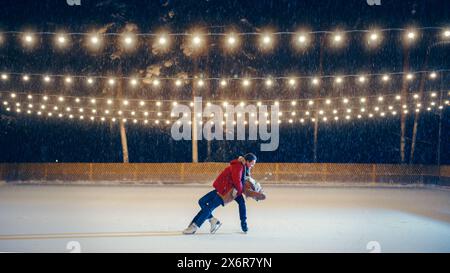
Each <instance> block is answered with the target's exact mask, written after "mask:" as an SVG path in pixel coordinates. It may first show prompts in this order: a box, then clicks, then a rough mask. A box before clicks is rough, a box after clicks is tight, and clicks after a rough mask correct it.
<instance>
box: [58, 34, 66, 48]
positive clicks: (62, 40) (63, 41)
mask: <svg viewBox="0 0 450 273" xmlns="http://www.w3.org/2000/svg"><path fill="white" fill-rule="evenodd" d="M56 44H57V45H58V46H59V47H64V46H66V45H67V36H66V35H64V34H58V35H57V36H56Z"/></svg>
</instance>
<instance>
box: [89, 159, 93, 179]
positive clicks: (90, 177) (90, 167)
mask: <svg viewBox="0 0 450 273" xmlns="http://www.w3.org/2000/svg"><path fill="white" fill-rule="evenodd" d="M89 181H91V182H92V163H89Z"/></svg>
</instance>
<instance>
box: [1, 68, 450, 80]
mask: <svg viewBox="0 0 450 273" xmlns="http://www.w3.org/2000/svg"><path fill="white" fill-rule="evenodd" d="M446 72H450V69H446V68H445V69H437V70H420V71H409V72H404V71H402V72H388V73H364V74H338V75H317V76H314V75H309V76H306V75H305V76H266V77H261V76H260V77H255V76H248V77H247V76H231V77H230V76H228V77H200V76H189V77H179V76H178V77H177V76H162V77H152V78H147V77H139V76H102V75H100V76H94V75H68V74H48V73H22V72H3V73H0V82H1V81H4V82H5V81H8V80H9V76H21V77H22V80H24V81H29V80H31V78H30V77H39V78H40V79H41V80H44V81H47V82H50V81H51V78H65V79H66V80H68V81H69V79H70V81H69V83H71V80H72V79H86V80H89V79H91V80H95V79H102V80H105V79H106V80H107V81H109V82H110V83H111V82H112V81H111V80H113V81H116V80H130V81H133V80H139V81H144V80H152V81H155V80H157V81H161V80H175V81H177V80H180V81H239V80H241V81H245V80H248V81H251V80H287V81H289V80H302V79H310V80H311V79H312V80H314V79H330V78H332V79H335V80H339V79H341V80H343V79H345V78H358V79H359V80H361V82H362V83H363V82H365V80H370V77H381V79H382V80H385V81H389V80H390V78H389V76H399V75H406V77H407V78H408V79H410V80H412V79H413V78H414V76H415V75H417V74H429V79H431V80H433V79H436V78H437V77H438V76H439V74H441V73H446ZM386 76H387V77H386ZM362 79H364V81H362ZM92 83H93V82H92ZM114 83H115V82H114Z"/></svg>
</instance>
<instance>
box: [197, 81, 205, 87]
mask: <svg viewBox="0 0 450 273" xmlns="http://www.w3.org/2000/svg"><path fill="white" fill-rule="evenodd" d="M197 85H198V86H199V87H203V86H204V85H205V82H204V81H203V80H198V82H197Z"/></svg>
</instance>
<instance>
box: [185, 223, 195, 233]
mask: <svg viewBox="0 0 450 273" xmlns="http://www.w3.org/2000/svg"><path fill="white" fill-rule="evenodd" d="M197 229H198V227H197V225H196V224H195V223H192V224H190V225H189V226H188V227H187V228H186V229H185V230H183V234H194V233H195V232H196V231H197Z"/></svg>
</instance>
